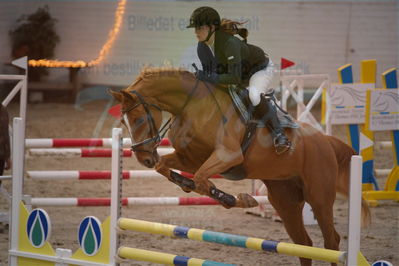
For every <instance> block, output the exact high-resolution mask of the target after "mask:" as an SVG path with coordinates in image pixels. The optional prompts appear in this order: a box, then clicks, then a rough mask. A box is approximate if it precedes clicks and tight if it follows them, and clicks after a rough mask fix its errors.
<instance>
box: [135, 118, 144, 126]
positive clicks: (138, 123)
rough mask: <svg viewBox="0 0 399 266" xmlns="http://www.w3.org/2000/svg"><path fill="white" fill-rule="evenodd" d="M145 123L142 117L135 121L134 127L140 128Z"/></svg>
mask: <svg viewBox="0 0 399 266" xmlns="http://www.w3.org/2000/svg"><path fill="white" fill-rule="evenodd" d="M143 123H144V118H142V117H140V118H137V119H136V121H134V126H135V128H138V127H139V126H141V125H142V124H143Z"/></svg>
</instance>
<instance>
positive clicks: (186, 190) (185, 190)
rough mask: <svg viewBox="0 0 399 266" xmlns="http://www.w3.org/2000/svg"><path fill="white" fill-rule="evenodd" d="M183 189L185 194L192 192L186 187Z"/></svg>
mask: <svg viewBox="0 0 399 266" xmlns="http://www.w3.org/2000/svg"><path fill="white" fill-rule="evenodd" d="M180 188H181V190H183V191H184V192H186V193H190V192H191V191H192V190H191V189H189V188H185V187H180Z"/></svg>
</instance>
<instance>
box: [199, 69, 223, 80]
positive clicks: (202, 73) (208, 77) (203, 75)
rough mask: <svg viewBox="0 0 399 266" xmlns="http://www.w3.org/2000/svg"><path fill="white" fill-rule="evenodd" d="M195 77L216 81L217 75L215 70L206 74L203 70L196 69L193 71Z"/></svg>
mask: <svg viewBox="0 0 399 266" xmlns="http://www.w3.org/2000/svg"><path fill="white" fill-rule="evenodd" d="M195 77H196V78H197V79H199V80H203V81H208V82H210V83H217V78H218V75H217V74H216V73H215V72H212V73H210V74H209V75H207V74H206V73H205V72H204V71H202V70H198V71H197V72H196V73H195Z"/></svg>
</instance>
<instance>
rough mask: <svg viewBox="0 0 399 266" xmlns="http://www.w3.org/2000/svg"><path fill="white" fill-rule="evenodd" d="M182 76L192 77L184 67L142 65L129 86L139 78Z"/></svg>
mask: <svg viewBox="0 0 399 266" xmlns="http://www.w3.org/2000/svg"><path fill="white" fill-rule="evenodd" d="M165 76H169V77H182V76H191V77H193V73H191V72H190V71H188V70H187V69H185V68H177V67H171V66H162V67H149V66H146V67H143V68H142V69H141V71H140V74H139V75H138V77H137V78H136V80H135V81H134V82H133V84H132V85H131V86H134V85H135V84H136V83H137V82H139V81H140V80H148V79H154V78H159V77H165Z"/></svg>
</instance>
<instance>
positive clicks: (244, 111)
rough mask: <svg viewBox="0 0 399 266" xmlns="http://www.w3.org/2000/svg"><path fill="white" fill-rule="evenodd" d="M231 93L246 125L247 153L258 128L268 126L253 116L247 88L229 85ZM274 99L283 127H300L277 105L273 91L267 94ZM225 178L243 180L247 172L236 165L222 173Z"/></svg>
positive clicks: (244, 140)
mask: <svg viewBox="0 0 399 266" xmlns="http://www.w3.org/2000/svg"><path fill="white" fill-rule="evenodd" d="M228 92H229V95H230V97H231V99H232V102H233V105H234V108H235V110H236V112H237V114H238V115H239V117H240V119H241V121H242V122H243V123H244V124H245V125H246V130H245V134H244V139H243V141H242V143H241V150H242V153H243V154H244V155H245V152H246V151H247V149H248V147H249V145H250V144H251V141H252V137H253V136H254V135H255V132H256V129H257V128H262V127H267V125H266V124H265V122H264V121H262V120H255V119H253V117H252V113H253V108H254V107H253V106H252V104H251V102H250V99H249V93H248V90H246V89H241V88H239V87H238V86H236V85H230V86H229V87H228ZM266 97H269V98H270V99H271V100H272V101H271V102H272V105H273V107H274V109H275V110H276V111H277V117H278V119H279V121H280V124H281V127H283V128H299V125H298V124H297V123H296V122H295V121H294V119H293V118H292V117H291V116H290V115H289V114H288V113H286V112H285V111H283V110H282V109H281V108H280V107H279V106H277V104H276V102H275V100H274V95H273V93H271V94H269V95H266ZM221 175H222V176H223V177H224V178H226V179H229V180H242V179H245V177H246V172H245V169H244V167H243V165H242V164H239V165H236V166H234V167H232V168H230V169H229V170H227V171H226V172H224V173H222V174H221Z"/></svg>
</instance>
